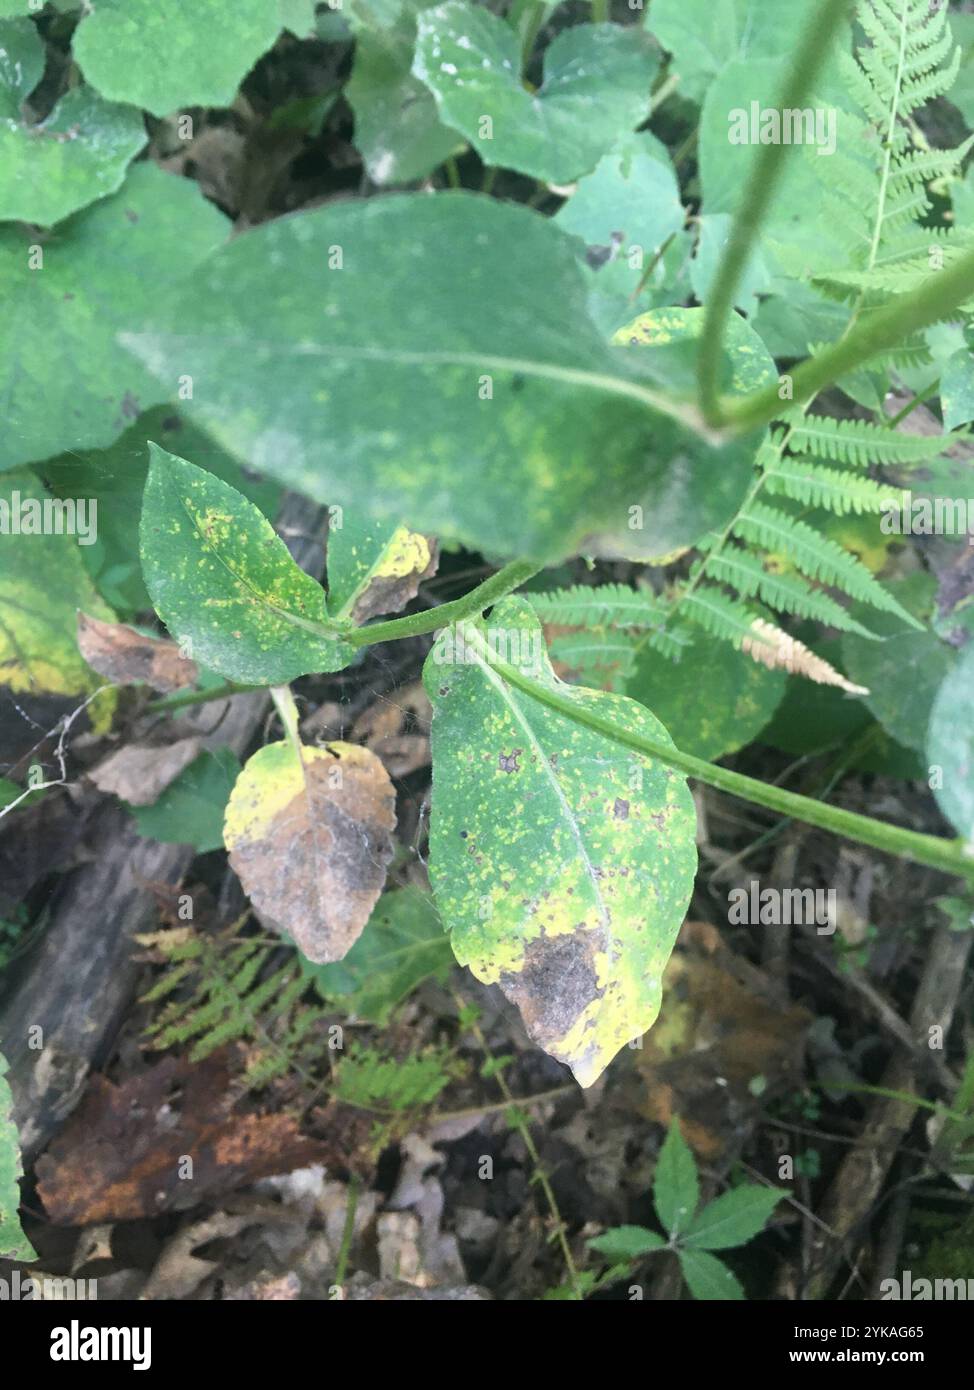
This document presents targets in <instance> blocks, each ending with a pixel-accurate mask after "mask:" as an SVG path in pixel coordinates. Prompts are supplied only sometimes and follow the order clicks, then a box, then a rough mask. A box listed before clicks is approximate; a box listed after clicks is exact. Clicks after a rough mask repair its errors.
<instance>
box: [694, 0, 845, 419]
mask: <svg viewBox="0 0 974 1390" xmlns="http://www.w3.org/2000/svg"><path fill="white" fill-rule="evenodd" d="M851 4H852V0H824V3H822V4H821V5H820V6H819V8H818V10H817V12H816V14H815V17H814V19H813V21H812V23H811V24H810V25H809V27H808V28H807V29H806V31H805V33H804V35H803V36H802V40H801V42H800V44H799V45H798V50H797V52H796V53H795V56H794V59H793V60H792V64H791V67H790V68H789V71H788V76H787V77H786V79H785V83H784V87H783V89H782V93H781V98H780V100H779V101H778V103H777V104H778V108H779V109H781V110H783V109H785V108H792V109H794V108H798V107H802V106H804V105H805V102H806V98H807V97H808V95H809V93H810V92H811V91H812V88H813V86H814V83H815V80H816V78H817V77H818V73H819V70H820V68H821V66H822V64H823V62H824V61H825V57H826V54H827V53H828V50H829V45H830V44H831V42H832V37H833V35H834V32H835V29H836V27H837V26H838V25H839V24H840V23H841V22H842V20H843V19H844V18H845V16H846V15H847V14H848V12H849V9H850V8H851ZM788 152H789V147H788V146H787V145H762V146H761V148H760V150H759V152H758V154H757V156H756V158H755V159H754V162H753V164H752V166H751V172H750V175H749V177H748V180H747V184H746V185H745V187H744V189H743V191H742V194H741V200H740V204H739V206H738V210H737V214H736V216H735V218H734V223H733V226H732V228H731V234H730V239H729V241H728V243H727V246H726V248H725V250H724V254H723V255H722V257H721V259H720V265H719V267H718V270H717V276H716V278H715V280H714V284H713V287H712V289H711V291H710V296H709V299H708V301H707V317H706V320H705V323H704V330H703V341H702V342H701V345H700V356H699V359H698V364H697V383H698V390H699V400H700V409H701V412H702V414H703V417H704V419H705V420H706V421H707V423H708V424H710V425H715V426H716V425H720V424H723V423H724V421H725V419H726V416H725V413H724V409H723V406H722V403H721V399H720V390H719V375H720V364H721V359H722V352H723V344H724V333H725V331H726V328H727V321H728V319H729V317H730V314H731V312H732V310H733V308H734V295H735V292H736V290H737V286H738V284H739V282H740V279H741V276H742V275H743V273H744V270H745V267H746V266H747V263H748V261H749V260H750V258H751V254H752V251H753V249H754V246H755V243H756V241H757V238H758V235H759V233H760V231H761V225H762V223H763V222H764V219H765V217H766V216H767V213H768V210H769V209H770V207H771V203H772V200H773V198H774V194H775V191H776V189H777V186H778V182H779V180H780V178H781V175H782V174H783V172H784V167H785V159H786V158H787V156H788ZM775 399H776V400H777V393H776V395H775ZM778 404H779V408H780V402H779V403H778ZM771 418H772V416H771V415H769V416H767V419H771Z"/></svg>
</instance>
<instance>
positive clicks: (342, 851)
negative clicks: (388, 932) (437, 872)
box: [224, 740, 396, 964]
mask: <svg viewBox="0 0 974 1390" xmlns="http://www.w3.org/2000/svg"><path fill="white" fill-rule="evenodd" d="M395 825H396V794H395V790H394V788H393V785H392V783H391V782H390V780H389V774H388V773H387V772H386V770H385V768H384V767H383V766H382V763H381V761H380V760H379V759H378V758H377V757H376V755H375V754H374V753H372V752H370V751H369V749H367V748H359V747H358V746H357V745H356V744H353V743H331V744H328V745H327V746H326V747H324V748H312V747H308V746H307V745H301V746H300V748H298V747H296V745H294V744H292V743H291V742H290V741H289V740H287V741H284V742H281V743H271V744H268V745H267V746H266V747H265V748H261V749H260V750H259V751H258V752H257V753H255V754H254V756H253V757H252V758H251V759H250V760H249V762H248V763H247V764H246V766H245V767H244V770H243V772H242V773H241V774H240V776H239V778H238V779H237V783H236V786H235V787H234V789H233V792H232V793H231V796H230V801H229V803H228V805H227V813H226V820H225V822H224V839H225V841H226V846H227V849H228V850H229V851H230V863H231V865H232V867H233V869H234V870H235V871H236V873H237V874H238V875H239V878H240V882H241V883H242V884H243V887H244V891H245V892H246V893H247V894H248V896H249V897H250V900H251V902H252V903H253V905H254V909H255V911H256V912H257V914H258V916H259V917H260V918H261V920H262V921H263V922H264V923H265V924H266V925H267V926H268V927H270V928H271V929H272V930H274V931H278V932H286V933H287V935H288V936H290V937H291V939H292V940H293V941H294V942H296V944H297V945H298V946H299V947H300V949H301V950H302V951H303V952H304V954H305V956H307V958H308V960H311V961H314V962H315V963H316V964H323V963H325V962H327V961H335V960H341V959H342V957H343V956H344V955H346V954H347V952H348V951H349V950H350V949H351V947H352V945H353V944H354V943H355V941H356V940H357V939H358V937H359V936H360V934H361V932H362V929H363V927H364V926H365V924H366V922H367V921H368V920H369V915H370V914H371V912H372V909H373V907H374V906H375V904H376V902H377V900H378V897H379V894H380V893H381V892H382V887H383V884H384V883H385V880H386V869H387V867H388V865H389V862H390V860H391V859H392V855H393V841H392V832H393V830H394V829H395Z"/></svg>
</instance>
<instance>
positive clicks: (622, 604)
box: [525, 584, 666, 628]
mask: <svg viewBox="0 0 974 1390" xmlns="http://www.w3.org/2000/svg"><path fill="white" fill-rule="evenodd" d="M525 597H526V598H527V599H528V601H529V603H530V604H531V606H532V608H533V609H534V611H535V612H536V613H537V615H538V617H539V618H540V619H541V621H542V622H544V623H555V624H559V625H562V626H564V627H585V626H596V627H602V626H608V627H621V628H639V627H653V626H655V625H656V624H657V623H660V622H662V621H663V619H664V618H665V617H666V605H665V604H664V603H663V602H662V601H661V600H660V599H658V598H657V597H656V595H655V594H652V593H650V592H649V591H648V590H646V589H631V588H629V587H628V586H627V585H625V584H599V585H596V586H592V587H589V586H587V585H584V584H577V585H575V586H574V587H573V588H571V589H555V590H552V591H549V592H548V593H540V594H535V593H528V594H526V595H525Z"/></svg>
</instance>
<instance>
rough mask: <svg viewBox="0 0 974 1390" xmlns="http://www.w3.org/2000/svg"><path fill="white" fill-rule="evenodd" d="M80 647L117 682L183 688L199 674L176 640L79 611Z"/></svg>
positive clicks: (95, 667) (97, 668) (92, 664)
mask: <svg viewBox="0 0 974 1390" xmlns="http://www.w3.org/2000/svg"><path fill="white" fill-rule="evenodd" d="M78 648H79V650H80V652H81V655H82V656H83V657H84V659H85V661H87V663H88V665H89V666H90V667H91V668H92V670H93V671H97V672H98V674H99V675H100V676H104V677H105V678H106V680H110V681H111V682H112V683H113V684H114V685H132V684H134V683H135V682H136V681H144V682H145V684H146V685H151V686H152V689H153V690H163V691H170V690H181V689H182V688H183V687H184V686H187V685H193V684H194V682H195V681H196V679H197V677H198V676H199V669H198V667H197V665H196V662H195V661H189V660H187V658H186V657H184V656H182V655H180V651H179V647H178V646H177V645H176V643H175V642H169V641H165V640H163V638H161V637H143V636H142V634H141V633H139V632H136V631H135V629H134V628H131V627H126V626H125V624H124V623H106V622H102V620H101V619H100V618H90V617H89V616H88V614H87V613H81V612H79V613H78Z"/></svg>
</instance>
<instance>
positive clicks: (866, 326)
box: [722, 146, 974, 430]
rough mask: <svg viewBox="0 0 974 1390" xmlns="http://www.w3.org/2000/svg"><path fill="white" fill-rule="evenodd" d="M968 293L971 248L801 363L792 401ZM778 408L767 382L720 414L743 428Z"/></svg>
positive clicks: (973, 280)
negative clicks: (844, 335)
mask: <svg viewBox="0 0 974 1390" xmlns="http://www.w3.org/2000/svg"><path fill="white" fill-rule="evenodd" d="M769 148H771V147H770V146H769ZM972 295H974V250H972V251H968V252H967V253H966V254H965V255H963V256H961V257H960V258H959V259H958V260H956V261H955V262H954V263H953V265H951V266H949V267H947V268H946V269H944V270H937V271H934V273H933V274H932V275H928V276H927V278H926V279H925V280H924V281H922V283H921V284H919V285H917V287H916V289H913V290H910V292H909V294H904V295H901V296H900V297H899V298H898V299H897V300H895V301H894V303H892V304H887V305H886V306H884V307H883V308H881V309H876V310H874V311H872V312H870V314H869V316H868V317H864V318H863V319H861V320H860V322H859V324H858V325H857V326H856V328H855V329H854V330H853V332H851V333H850V334H849V335H848V337H845V338H842V339H841V340H840V341H839V342H837V343H832V344H831V346H829V347H827V348H823V349H822V351H821V352H819V353H817V354H816V356H815V357H810V358H808V359H807V360H806V361H805V362H803V363H802V364H801V366H800V367H798V368H797V369H796V370H795V371H794V372H793V374H792V379H793V388H794V397H795V400H796V401H807V400H811V399H812V397H813V396H817V395H818V393H819V392H820V391H823V390H824V389H825V387H826V386H831V385H832V383H833V382H835V381H837V380H838V379H839V377H841V376H845V375H846V373H847V372H851V371H854V370H855V369H856V367H858V366H860V364H861V363H863V362H866V361H868V359H869V358H870V357H875V356H876V355H877V353H881V352H886V351H887V350H888V349H889V348H891V347H895V346H896V345H897V344H898V343H901V342H902V341H903V339H904V338H907V337H909V336H910V335H911V334H913V333H916V332H918V331H919V330H920V329H921V328H927V327H928V326H929V325H930V324H931V323H937V322H938V321H939V320H940V319H944V318H947V317H948V316H949V315H950V314H952V313H953V312H954V310H955V309H956V308H957V307H958V306H959V305H961V304H963V303H964V301H965V300H967V299H970V298H971V296H972ZM780 410H781V399H780V397H779V395H778V387H777V386H768V387H766V388H765V389H764V390H763V391H756V392H755V393H754V394H753V395H751V396H745V397H743V399H740V400H737V401H727V402H725V403H724V406H723V415H722V418H723V420H724V422H725V423H730V424H732V425H734V426H735V428H739V429H742V430H748V429H754V428H755V427H756V426H759V425H766V424H767V423H768V422H769V421H770V420H773V419H774V418H775V416H776V415H777V414H779V412H780Z"/></svg>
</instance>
